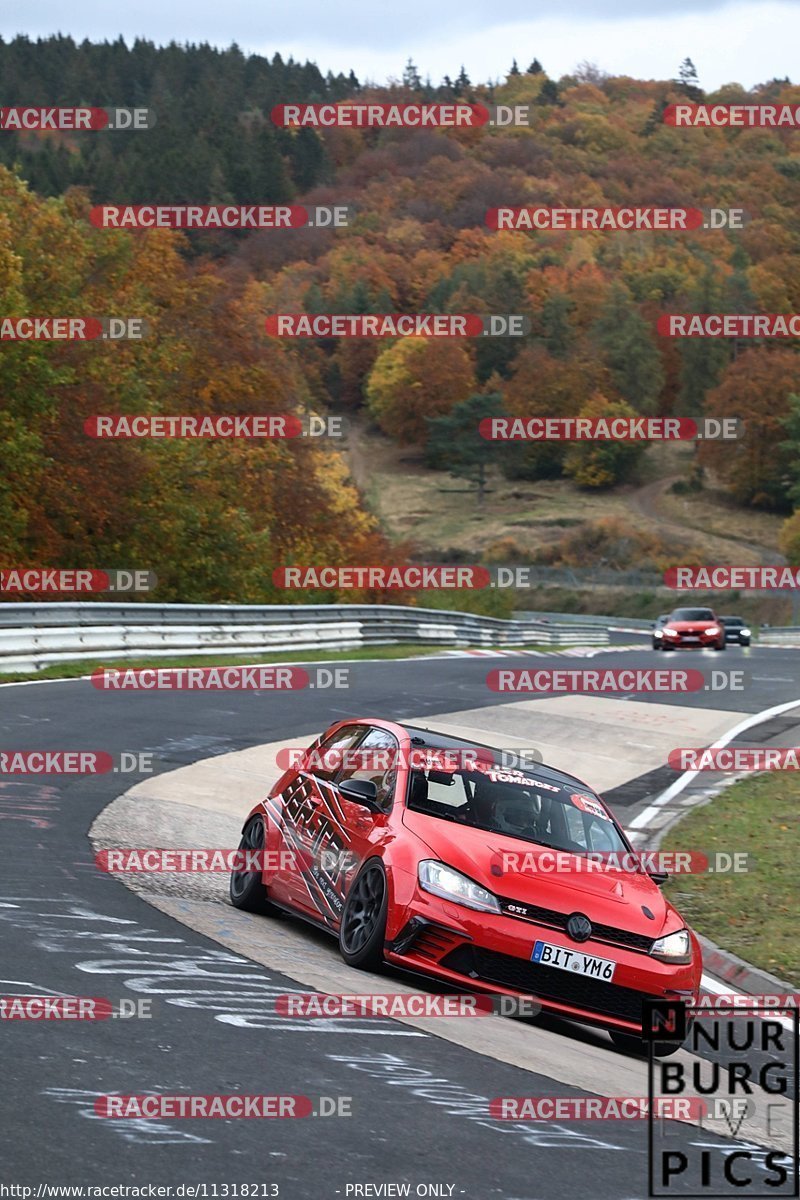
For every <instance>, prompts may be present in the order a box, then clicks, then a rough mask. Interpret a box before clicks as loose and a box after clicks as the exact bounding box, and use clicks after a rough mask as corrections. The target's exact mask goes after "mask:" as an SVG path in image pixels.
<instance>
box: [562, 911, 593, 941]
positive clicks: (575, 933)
mask: <svg viewBox="0 0 800 1200" xmlns="http://www.w3.org/2000/svg"><path fill="white" fill-rule="evenodd" d="M567 933H568V934H569V936H570V937H571V938H572V940H573V942H585V941H587V939H588V938H590V937H591V936H592V923H591V921H590V920H589V918H588V917H585V916H584V915H583V913H573V914H572V916H571V917H570V918H569V920H568V921H567Z"/></svg>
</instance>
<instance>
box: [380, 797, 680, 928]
mask: <svg viewBox="0 0 800 1200" xmlns="http://www.w3.org/2000/svg"><path fill="white" fill-rule="evenodd" d="M403 822H404V824H405V825H406V827H407V828H409V829H410V830H411V831H412V832H413V833H414V834H416V836H417V837H418V838H419V839H420V840H421V841H422V842H424V843H425V845H427V846H428V847H429V849H430V851H431V857H433V858H436V859H438V860H439V861H440V862H444V863H447V865H448V866H450V867H454V868H455V870H457V871H460V872H461V873H462V874H463V875H468V876H469V878H470V879H474V880H475V882H476V883H479V884H480V885H481V887H484V888H487V889H488V891H490V892H493V893H494V894H495V895H497V896H502V897H504V898H505V899H507V900H511V901H514V900H518V901H519V902H520V903H523V904H537V905H540V906H542V907H544V908H552V909H555V910H557V911H558V912H563V913H573V912H581V913H583V914H584V915H585V916H587V917H588V918H589V919H590V920H591V921H595V922H597V923H598V924H604V925H616V926H618V927H620V928H624V929H626V930H629V931H630V932H631V933H641V934H644V935H646V936H648V937H653V938H655V937H658V936H659V935H660V934H661V933H662V932H664V931H665V927H666V931H667V932H672V930H673V929H681V928H683V926H684V922H683V921H682V920H681V918H680V917H679V915H678V914H677V913H676V911H675V909H673V908H672V906H671V905H670V904H668V903H667V901H666V900H665V899H664V897H663V896H662V894H661V892H660V891H659V889H658V887H657V885H656V884H655V883H654V882H653V880H652V879H651V878H650V876H649V875H646V874H644V873H640V872H633V871H626V870H622V869H619V870H618V869H614V870H599V869H595V870H586V863H585V860H583V864H582V865H583V868H584V869H581V861H582V860H581V857H580V856H579V855H575V856H570V857H569V859H568V860H567V862H568V863H570V862H571V863H573V864H576V865H575V868H574V869H573V870H567V871H564V870H558V871H557V870H555V869H554V866H553V862H554V855H553V852H552V851H549V850H548V849H547V848H546V847H543V846H537V845H536V843H534V842H525V841H522V840H521V839H519V838H513V837H507V836H505V835H503V834H502V833H491V832H489V831H487V830H484V829H474V828H472V827H470V826H468V825H461V824H455V823H453V822H450V821H443V820H440V819H439V818H438V817H431V816H428V815H427V814H425V813H417V812H413V811H411V810H410V809H406V810H405V811H404V813H403ZM564 853H565V852H562V856H563V855H564ZM506 855H518V856H519V857H518V859H517V860H516V862H514V861H513V860H512V863H511V864H510V865H511V866H512V867H513V869H508V867H509V863H508V860H507V859H506V857H505V856H506ZM540 860H541V865H540V868H539V869H538V870H537V862H539V861H540ZM563 863H564V857H560V858H559V865H563ZM645 908H647V909H649V911H650V913H652V917H649V916H648V915H647V914H646V913H645V912H644V909H645Z"/></svg>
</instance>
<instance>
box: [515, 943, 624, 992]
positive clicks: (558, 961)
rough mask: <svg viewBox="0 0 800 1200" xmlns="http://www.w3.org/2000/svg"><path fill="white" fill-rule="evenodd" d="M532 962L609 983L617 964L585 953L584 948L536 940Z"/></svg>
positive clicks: (608, 959)
mask: <svg viewBox="0 0 800 1200" xmlns="http://www.w3.org/2000/svg"><path fill="white" fill-rule="evenodd" d="M531 962H535V963H541V965H542V966H543V967H556V968H557V969H558V970H559V971H571V972H572V974H573V975H588V976H589V977H590V978H591V979H602V980H603V982H604V983H609V982H610V981H611V980H612V979H613V978H614V971H615V970H616V966H617V964H616V963H615V962H614V961H613V960H612V959H610V958H598V957H597V956H596V955H594V954H584V953H583V951H582V950H567V949H565V947H564V946H552V945H551V944H550V942H535V943H534V947H533V954H532V955H531Z"/></svg>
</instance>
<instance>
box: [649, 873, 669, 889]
mask: <svg viewBox="0 0 800 1200" xmlns="http://www.w3.org/2000/svg"><path fill="white" fill-rule="evenodd" d="M647 874H648V875H649V876H650V878H651V879H652V881H653V883H655V884H657V886H658V887H661V885H662V883H666V882H667V880H668V879H669V874H668V872H667V871H648V872H647Z"/></svg>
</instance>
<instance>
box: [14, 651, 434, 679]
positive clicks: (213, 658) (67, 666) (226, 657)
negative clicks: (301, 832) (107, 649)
mask: <svg viewBox="0 0 800 1200" xmlns="http://www.w3.org/2000/svg"><path fill="white" fill-rule="evenodd" d="M451 649H452V646H413V645H410V646H364V647H360V648H358V649H354V650H305V651H303V652H302V653H301V652H299V651H298V653H297V654H292V653H291V652H290V651H282V650H276V651H274V652H272V653H270V654H219V655H217V654H194V655H191V654H187V655H179V654H175V655H170V656H169V657H167V656H164V657H163V658H160V657H158V658H147V657H146V656H144V657H142V658H114V657H113V656H110V657H109V658H98V659H96V660H93V661H91V662H89V661H85V662H68V663H55V664H54V665H53V666H51V667H43V668H42V670H41V671H21V672H18V673H12V674H9V675H5V674H2V675H0V683H18V682H20V681H26V680H29V679H77V678H78V677H79V676H81V675H91V673H92V671H99V670H100V669H101V668H102V667H120V668H121V667H130V668H132V669H133V670H137V669H138V668H140V667H227V666H252V665H254V664H255V663H312V662H313V663H317V662H319V663H324V662H342V661H345V660H346V661H348V662H352V661H353V660H354V659H358V660H362V659H364V660H366V659H375V658H386V659H392V658H417V657H419V658H422V657H425V656H426V655H428V654H439V653H441V651H442V650H451Z"/></svg>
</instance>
